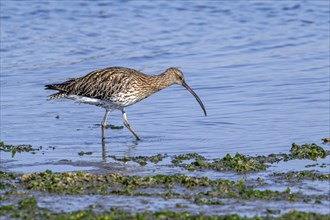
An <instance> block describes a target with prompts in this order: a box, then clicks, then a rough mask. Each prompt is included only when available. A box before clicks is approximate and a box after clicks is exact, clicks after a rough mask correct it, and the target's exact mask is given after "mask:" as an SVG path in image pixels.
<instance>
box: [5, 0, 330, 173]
mask: <svg viewBox="0 0 330 220" xmlns="http://www.w3.org/2000/svg"><path fill="white" fill-rule="evenodd" d="M0 4H1V61H0V62H1V63H0V64H1V141H4V142H6V143H8V144H22V143H24V144H31V145H32V146H34V147H38V146H43V147H44V148H43V149H45V150H43V151H40V152H37V153H36V154H35V155H34V154H26V153H25V154H23V153H22V154H16V155H15V157H14V158H11V155H10V154H2V155H1V161H2V166H3V167H10V168H11V170H12V171H17V172H24V173H25V172H34V171H36V168H37V166H38V164H39V165H41V168H42V167H44V168H45V169H46V167H47V164H50V163H54V164H53V166H50V168H54V167H56V168H54V169H55V170H56V169H58V171H63V172H65V171H68V170H72V171H74V170H77V169H76V168H74V167H72V166H71V165H70V164H69V165H67V166H65V165H63V164H61V163H60V164H57V162H58V161H60V160H69V161H73V162H77V161H85V162H86V161H87V162H101V163H103V162H102V147H101V129H100V127H99V126H98V125H97V124H99V123H100V121H101V120H102V118H103V115H104V110H103V109H101V108H98V107H94V106H88V105H78V104H75V103H72V102H71V101H70V100H56V101H46V99H47V96H48V95H50V94H52V92H51V91H45V90H44V85H45V84H49V83H57V82H62V81H64V80H66V79H67V78H72V77H78V76H82V75H85V74H87V73H89V72H91V71H92V70H95V69H99V68H104V67H108V66H126V67H131V68H135V69H138V70H141V71H143V72H145V73H148V74H158V73H161V72H162V71H164V70H165V69H166V68H168V67H171V66H176V67H180V68H181V70H182V71H183V72H184V73H185V77H186V81H187V83H188V84H189V85H190V86H191V87H192V88H193V89H194V90H195V92H196V93H197V94H198V95H199V97H200V98H201V99H202V101H203V102H204V105H205V107H206V109H207V113H208V116H207V117H204V116H203V111H202V109H201V108H200V107H199V105H198V103H197V102H196V101H195V99H194V98H193V97H192V96H191V95H190V94H189V92H187V91H185V89H184V88H183V87H180V86H172V87H170V88H167V89H165V90H163V91H161V92H159V93H157V94H155V95H153V96H151V97H149V98H148V99H146V100H143V101H142V102H140V103H138V104H135V105H134V106H131V107H129V108H127V109H126V112H127V115H128V119H129V121H130V122H131V125H132V127H133V128H134V129H135V131H136V132H137V133H138V134H139V136H140V137H141V139H142V140H141V141H139V142H135V140H134V137H133V136H132V135H131V133H130V132H129V131H128V130H127V129H121V130H110V129H108V130H107V132H106V135H107V139H106V147H107V152H106V153H107V155H116V156H118V157H120V156H140V155H143V156H147V155H155V154H159V153H167V154H169V155H172V154H184V153H190V152H196V153H199V154H201V155H203V156H205V157H208V158H220V157H223V156H224V155H225V154H227V153H230V154H234V153H236V152H240V153H242V154H249V155H262V154H265V155H267V154H270V153H279V152H284V153H287V152H288V151H289V150H290V147H291V143H292V142H297V143H299V144H302V143H312V142H314V143H317V144H319V145H321V146H322V147H324V148H326V149H328V150H329V145H323V144H322V143H321V138H324V137H327V136H329V133H330V131H329V129H330V128H329V126H330V125H329V114H330V110H329V98H330V97H329V96H330V95H329V94H330V93H329V92H330V91H329V66H330V65H329V20H330V19H329V3H328V1H267V2H263V1H223V2H221V3H219V2H217V1H206V2H198V1H175V2H167V1H157V2H149V1H123V2H122V1H111V2H104V1H93V2H92V1H91V2H80V1H71V2H70V1H47V2H30V3H29V4H26V2H13V1H9V0H8V1H1V2H0ZM242 9H244V10H242ZM108 123H110V124H115V125H121V124H122V117H121V113H120V112H119V111H115V112H112V113H111V114H110V116H109V120H108ZM49 146H52V147H55V150H47V147H49ZM80 151H91V152H93V154H92V155H88V156H83V157H81V156H79V155H78V153H79V152H80ZM327 159H328V158H327ZM89 165H90V168H88V166H84V170H85V169H94V168H95V167H100V164H97V166H94V165H93V164H92V163H90V164H89ZM285 166H286V165H285ZM297 166H298V167H301V169H304V166H303V165H302V166H299V164H298V165H297V164H294V165H293V167H297ZM29 168H30V169H29ZM41 168H40V167H39V168H38V169H37V170H38V171H42V170H40V169H41ZM82 169H83V168H82ZM152 169H153V168H150V170H152ZM275 169H277V168H275ZM278 169H279V170H281V169H283V168H281V167H280V165H279V168H278ZM298 169H299V168H298ZM289 170H290V169H289ZM134 171H135V170H131V171H127V170H126V172H128V173H134ZM168 172H169V173H171V172H175V170H170V171H168ZM210 175H213V174H210Z"/></svg>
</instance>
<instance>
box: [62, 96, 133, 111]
mask: <svg viewBox="0 0 330 220" xmlns="http://www.w3.org/2000/svg"><path fill="white" fill-rule="evenodd" d="M66 98H68V99H71V100H73V101H74V102H76V103H84V104H89V105H96V106H100V107H102V108H105V109H107V110H109V111H113V110H115V109H119V110H121V109H123V108H125V107H126V106H128V105H125V104H126V103H118V102H111V101H104V100H101V99H96V98H89V97H84V96H78V95H68V96H66Z"/></svg>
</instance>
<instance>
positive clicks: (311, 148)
mask: <svg viewBox="0 0 330 220" xmlns="http://www.w3.org/2000/svg"><path fill="white" fill-rule="evenodd" d="M290 152H291V155H292V158H298V159H310V160H317V158H325V157H326V156H328V155H329V152H327V151H326V150H324V149H323V148H322V147H320V146H318V145H316V144H303V145H297V144H295V143H293V144H292V147H291V150H290Z"/></svg>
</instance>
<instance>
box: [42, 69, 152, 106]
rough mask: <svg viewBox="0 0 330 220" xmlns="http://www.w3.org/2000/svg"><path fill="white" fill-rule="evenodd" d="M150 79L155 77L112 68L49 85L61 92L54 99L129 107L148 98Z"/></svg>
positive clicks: (53, 96)
mask: <svg viewBox="0 0 330 220" xmlns="http://www.w3.org/2000/svg"><path fill="white" fill-rule="evenodd" d="M150 78H151V76H148V75H146V74H144V73H142V72H139V71H137V70H134V69H130V68H125V67H109V68H105V69H100V70H95V71H93V72H91V73H89V74H87V75H85V76H83V77H80V78H74V79H70V80H68V81H66V82H63V83H60V84H52V85H46V89H53V90H58V91H59V92H58V93H56V94H53V95H51V97H50V99H57V98H63V97H67V98H70V96H79V97H87V98H93V99H98V100H102V101H105V102H113V103H116V104H119V105H123V107H125V106H128V105H131V104H134V103H135V102H137V101H139V100H141V99H143V98H145V97H144V95H143V94H144V93H145V92H143V90H144V88H146V90H148V85H149V83H148V79H150ZM146 97H147V96H146Z"/></svg>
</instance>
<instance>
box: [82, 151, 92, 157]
mask: <svg viewBox="0 0 330 220" xmlns="http://www.w3.org/2000/svg"><path fill="white" fill-rule="evenodd" d="M92 154H93V152H91V151H80V152H79V153H78V155H79V156H84V155H92Z"/></svg>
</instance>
